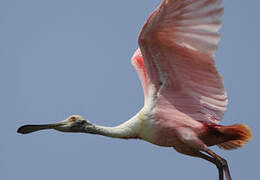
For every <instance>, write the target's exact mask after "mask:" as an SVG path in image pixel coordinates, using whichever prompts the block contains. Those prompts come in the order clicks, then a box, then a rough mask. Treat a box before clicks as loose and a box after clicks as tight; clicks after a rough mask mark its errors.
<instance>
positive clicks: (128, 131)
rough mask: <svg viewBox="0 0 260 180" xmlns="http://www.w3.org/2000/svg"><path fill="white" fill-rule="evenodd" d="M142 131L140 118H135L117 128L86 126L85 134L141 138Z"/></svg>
mask: <svg viewBox="0 0 260 180" xmlns="http://www.w3.org/2000/svg"><path fill="white" fill-rule="evenodd" d="M140 129H141V122H140V120H139V118H138V116H134V117H133V118H131V119H130V120H128V121H126V122H124V123H123V124H121V125H119V126H115V127H105V126H99V125H95V124H92V125H91V126H86V128H85V133H91V134H99V135H103V136H107V137H113V138H123V139H129V138H139V132H140Z"/></svg>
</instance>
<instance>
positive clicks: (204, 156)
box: [197, 152, 223, 180]
mask: <svg viewBox="0 0 260 180" xmlns="http://www.w3.org/2000/svg"><path fill="white" fill-rule="evenodd" d="M197 156H198V157H200V158H202V159H205V160H207V161H209V162H211V163H213V164H215V165H216V166H217V168H218V174H219V180H223V166H222V165H221V164H220V163H219V161H217V160H216V159H214V158H212V157H210V156H207V155H206V154H203V153H201V152H199V153H198V155H197Z"/></svg>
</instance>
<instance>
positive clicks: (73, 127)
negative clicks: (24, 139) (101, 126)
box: [17, 115, 93, 134]
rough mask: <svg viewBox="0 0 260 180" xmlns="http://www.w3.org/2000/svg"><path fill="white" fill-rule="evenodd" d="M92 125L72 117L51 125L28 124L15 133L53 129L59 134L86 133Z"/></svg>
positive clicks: (76, 116)
mask: <svg viewBox="0 0 260 180" xmlns="http://www.w3.org/2000/svg"><path fill="white" fill-rule="evenodd" d="M92 126H93V125H92V124H91V123H90V122H89V121H88V120H86V119H85V118H83V117H82V116H79V115H72V116H69V117H68V118H66V119H65V120H63V121H60V122H57V123H53V124H29V125H24V126H21V127H20V128H19V129H18V130H17V132H18V133H21V134H28V133H32V132H35V131H39V130H44V129H55V130H57V131H61V132H86V130H87V129H91V127H92Z"/></svg>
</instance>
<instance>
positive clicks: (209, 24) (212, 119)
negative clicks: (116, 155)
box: [18, 0, 252, 180]
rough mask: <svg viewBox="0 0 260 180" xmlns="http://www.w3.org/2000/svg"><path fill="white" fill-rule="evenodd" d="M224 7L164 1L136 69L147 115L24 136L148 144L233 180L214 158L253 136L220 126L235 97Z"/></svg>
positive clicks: (27, 128) (73, 123) (77, 121)
mask: <svg viewBox="0 0 260 180" xmlns="http://www.w3.org/2000/svg"><path fill="white" fill-rule="evenodd" d="M221 2H222V0H162V2H161V4H160V5H159V6H158V7H157V8H156V9H155V10H154V11H153V13H152V14H151V15H150V17H149V18H148V20H147V21H146V22H145V24H144V25H143V27H142V29H141V31H140V33H139V36H138V45H139V48H138V49H137V50H136V52H135V53H134V55H133V57H132V59H131V63H132V65H133V67H134V68H135V70H136V72H137V74H138V76H139V78H140V81H141V84H142V87H143V92H144V97H145V102H144V107H143V108H142V109H141V110H140V112H138V113H137V114H136V115H135V116H133V117H132V118H131V119H129V120H128V121H126V122H124V123H122V124H121V125H118V126H116V127H104V126H99V125H96V124H93V123H91V122H90V121H88V120H87V119H85V118H83V117H82V116H79V115H73V116H70V117H68V118H67V119H65V120H64V121H61V122H57V123H53V124H42V125H24V126H21V127H20V128H19V129H18V133H22V134H27V133H31V132H35V131H39V130H44V129H55V130H58V131H61V132H78V133H90V134H99V135H103V136H108V137H113V138H121V139H131V138H136V139H142V140H145V141H148V142H150V143H153V144H156V145H158V146H163V147H173V148H174V149H175V150H176V151H178V152H180V153H183V154H186V155H190V156H194V157H200V158H202V159H205V160H207V161H209V162H211V163H213V164H215V165H216V167H217V169H218V174H219V180H223V178H224V175H225V177H226V180H231V175H230V172H229V168H228V164H227V162H226V160H225V159H224V158H222V157H220V156H219V155H217V154H216V153H214V152H213V151H212V150H210V149H209V147H210V146H214V145H217V146H218V147H220V148H222V149H226V150H231V149H236V148H238V147H242V146H243V145H244V144H245V143H247V142H248V141H250V139H251V137H252V132H251V130H250V128H249V127H248V126H246V125H244V124H234V125H230V126H223V125H219V124H218V123H219V122H220V121H221V119H222V116H223V113H224V111H225V110H226V106H227V102H228V101H227V94H226V90H225V89H224V86H223V81H222V77H221V75H220V74H219V72H218V71H217V68H216V64H215V60H214V54H215V51H216V49H217V46H218V41H219V39H220V35H219V33H218V30H219V29H220V27H221V16H222V14H223V7H222V6H221Z"/></svg>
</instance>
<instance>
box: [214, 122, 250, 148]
mask: <svg viewBox="0 0 260 180" xmlns="http://www.w3.org/2000/svg"><path fill="white" fill-rule="evenodd" d="M218 131H219V132H220V133H222V134H223V135H225V136H226V137H227V139H229V140H228V141H226V142H223V143H220V144H217V146H218V147H219V148H221V149H225V150H231V149H236V148H239V147H242V146H243V145H244V144H246V143H247V142H249V141H250V140H251V138H252V131H251V129H250V128H249V127H248V126H247V125H245V124H235V125H231V126H221V127H220V128H219V129H218Z"/></svg>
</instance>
